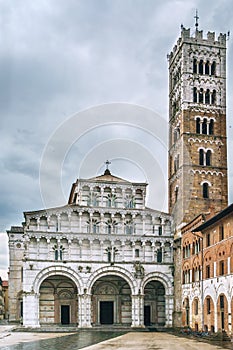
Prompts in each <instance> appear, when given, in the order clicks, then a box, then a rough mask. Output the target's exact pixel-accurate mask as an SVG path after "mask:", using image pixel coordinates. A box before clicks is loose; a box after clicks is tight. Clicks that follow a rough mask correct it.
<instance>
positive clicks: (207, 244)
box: [206, 233, 210, 247]
mask: <svg viewBox="0 0 233 350" xmlns="http://www.w3.org/2000/svg"><path fill="white" fill-rule="evenodd" d="M206 246H207V247H209V246H210V234H209V233H208V234H207V236H206Z"/></svg>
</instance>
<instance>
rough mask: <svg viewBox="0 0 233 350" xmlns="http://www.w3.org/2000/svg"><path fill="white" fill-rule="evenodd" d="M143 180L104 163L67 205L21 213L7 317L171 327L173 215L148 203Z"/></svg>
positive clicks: (14, 231) (28, 321) (14, 233)
mask: <svg viewBox="0 0 233 350" xmlns="http://www.w3.org/2000/svg"><path fill="white" fill-rule="evenodd" d="M146 186H147V185H146V184H145V183H130V182H128V181H125V180H123V179H120V178H118V177H116V176H113V175H112V174H111V173H110V171H109V169H106V171H105V173H104V175H102V176H98V177H95V178H92V179H79V180H77V182H76V183H75V184H74V185H73V186H72V189H71V193H70V198H69V203H68V204H67V205H65V206H64V207H60V208H50V209H47V210H40V211H34V212H26V213H24V215H25V223H24V225H23V227H22V228H21V229H20V228H18V227H17V228H14V227H12V228H11V230H10V231H9V232H8V235H9V245H10V287H9V298H10V300H11V303H10V321H17V320H19V319H21V320H22V323H23V325H24V326H26V327H39V326H41V325H46V324H73V325H77V326H78V327H94V326H98V325H109V324H111V325H115V326H117V325H119V326H132V327H144V326H153V327H171V325H172V312H173V294H174V293H173V275H172V274H173V237H172V232H171V220H170V216H169V215H168V214H166V213H162V212H159V211H156V210H152V209H149V208H146V207H145V196H146Z"/></svg>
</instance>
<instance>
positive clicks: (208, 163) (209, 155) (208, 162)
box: [206, 150, 212, 165]
mask: <svg viewBox="0 0 233 350" xmlns="http://www.w3.org/2000/svg"><path fill="white" fill-rule="evenodd" d="M211 155H212V153H211V151H210V150H208V151H207V152H206V165H211Z"/></svg>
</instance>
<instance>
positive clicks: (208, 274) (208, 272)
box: [206, 265, 210, 278]
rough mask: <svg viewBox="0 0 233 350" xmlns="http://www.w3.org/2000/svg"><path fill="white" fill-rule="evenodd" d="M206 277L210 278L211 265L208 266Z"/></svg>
mask: <svg viewBox="0 0 233 350" xmlns="http://www.w3.org/2000/svg"><path fill="white" fill-rule="evenodd" d="M206 278H210V265H207V266H206Z"/></svg>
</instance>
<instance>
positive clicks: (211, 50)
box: [168, 14, 228, 326]
mask: <svg viewBox="0 0 233 350" xmlns="http://www.w3.org/2000/svg"><path fill="white" fill-rule="evenodd" d="M195 19H196V24H195V27H196V28H195V33H194V35H193V36H192V35H190V29H185V28H184V27H183V26H181V36H180V38H179V39H178V41H177V43H176V45H175V46H174V48H173V50H172V52H171V53H170V55H168V61H169V212H170V214H172V216H173V220H174V232H175V252H174V253H175V254H174V259H175V271H174V281H175V282H174V283H175V308H174V317H173V319H174V326H179V325H180V324H181V307H182V305H181V249H180V243H181V234H180V229H181V227H182V226H184V225H185V224H187V223H188V222H190V221H191V220H192V219H193V218H195V217H196V216H197V215H199V214H201V213H205V212H208V211H209V209H210V207H211V208H214V211H215V212H219V211H221V210H222V209H223V208H225V207H226V206H227V205H228V188H227V182H228V181H227V139H226V34H220V35H219V36H218V38H217V40H216V38H215V33H214V32H208V33H207V37H206V38H203V32H202V31H201V30H198V16H197V14H196V16H195Z"/></svg>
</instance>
